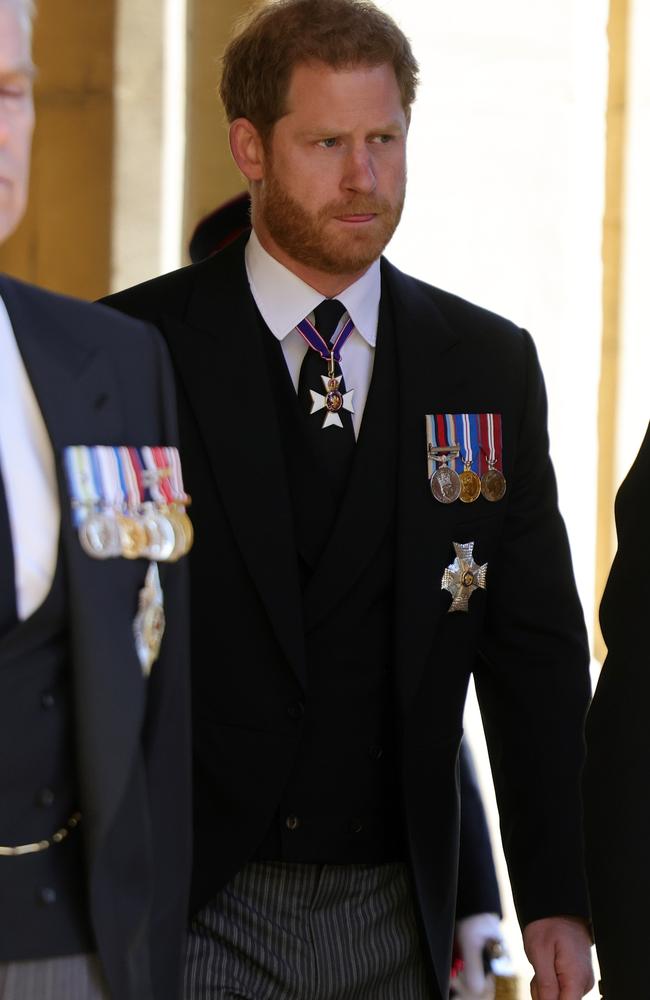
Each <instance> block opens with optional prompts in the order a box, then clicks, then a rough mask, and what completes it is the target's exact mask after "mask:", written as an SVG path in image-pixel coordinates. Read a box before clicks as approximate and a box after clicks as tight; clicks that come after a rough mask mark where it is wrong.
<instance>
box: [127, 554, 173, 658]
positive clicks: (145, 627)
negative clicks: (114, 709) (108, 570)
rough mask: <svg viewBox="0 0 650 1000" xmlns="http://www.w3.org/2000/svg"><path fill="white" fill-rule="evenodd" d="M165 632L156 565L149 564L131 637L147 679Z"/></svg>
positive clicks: (161, 594) (161, 593)
mask: <svg viewBox="0 0 650 1000" xmlns="http://www.w3.org/2000/svg"><path fill="white" fill-rule="evenodd" d="M164 632H165V609H164V604H163V592H162V587H161V585H160V574H159V572H158V564H157V563H155V562H152V563H150V564H149V568H148V570H147V575H146V577H145V581H144V586H143V588H142V589H141V591H140V593H139V595H138V612H137V614H136V616H135V619H134V621H133V637H134V639H135V649H136V653H137V654H138V659H139V661H140V666H141V667H142V673H143V675H144V676H145V677H148V676H149V674H150V673H151V668H152V666H153V665H154V663H155V662H156V660H157V659H158V656H159V654H160V646H161V643H162V639H163V635H164Z"/></svg>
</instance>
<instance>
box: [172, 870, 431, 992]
mask: <svg viewBox="0 0 650 1000" xmlns="http://www.w3.org/2000/svg"><path fill="white" fill-rule="evenodd" d="M432 995H433V994H432V992H431V988H430V986H429V979H428V973H427V969H426V966H425V962H424V958H423V953H422V947H421V944H420V937H419V932H418V928H417V923H416V917H415V910H414V905H413V898H412V891H411V887H410V883H409V879H408V875H407V870H406V866H405V865H402V864H389V865H378V866H370V865H293V864H284V863H280V862H268V863H254V864H250V865H248V866H247V867H246V868H244V869H243V870H242V871H241V872H240V873H239V874H238V875H237V876H236V877H235V878H234V879H233V881H232V882H231V883H229V885H227V886H226V887H225V889H223V890H222V891H221V892H220V893H219V894H218V895H217V896H216V897H215V899H213V900H212V901H211V902H210V903H209V904H208V905H207V906H205V907H204V908H203V909H202V910H200V911H199V913H198V914H197V915H196V917H195V918H194V920H193V921H192V924H191V925H190V932H189V937H188V950H187V961H186V966H185V1000H431V997H432Z"/></svg>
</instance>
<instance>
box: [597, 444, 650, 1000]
mask: <svg viewBox="0 0 650 1000" xmlns="http://www.w3.org/2000/svg"><path fill="white" fill-rule="evenodd" d="M649 495H650V427H648V431H647V433H646V436H645V440H644V442H643V444H642V446H641V450H640V451H639V454H638V456H637V459H636V461H635V462H634V465H633V466H632V468H631V470H630V472H629V473H628V475H627V477H626V479H625V482H624V483H623V485H622V486H621V488H620V490H619V493H618V496H617V498H616V529H617V534H618V551H617V553H616V558H615V559H614V563H613V565H612V569H611V572H610V575H609V579H608V581H607V587H606V588H605V593H604V596H603V600H602V604H601V606H600V623H601V627H602V632H603V637H604V639H605V643H606V644H607V657H606V659H605V663H604V665H603V669H602V672H601V675H600V679H599V681H598V684H597V687H596V691H595V693H594V700H593V703H592V706H591V708H590V710H589V715H588V716H587V764H586V767H585V776H584V799H585V839H586V850H587V872H588V876H589V890H590V893H591V904H592V909H593V921H594V935H595V938H596V951H597V953H598V960H599V963H600V971H601V980H602V981H601V990H602V993H603V996H604V997H605V1000H627V998H628V997H639V998H641V997H645V996H647V995H648V993H649V987H648V970H647V963H646V953H647V947H648V900H649V899H650V864H648V844H650V796H649V795H648V775H649V774H650V736H649V733H648V705H649V704H650V655H649V654H648V610H649V609H650V574H648V556H649V555H650V521H649V519H648V503H649V501H648V496H649Z"/></svg>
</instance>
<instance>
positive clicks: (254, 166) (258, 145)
mask: <svg viewBox="0 0 650 1000" xmlns="http://www.w3.org/2000/svg"><path fill="white" fill-rule="evenodd" d="M229 138H230V152H231V153H232V156H233V159H234V161H235V163H236V164H237V166H238V167H239V169H240V170H241V172H242V174H243V175H244V177H246V178H247V180H249V181H261V180H262V178H263V177H264V144H263V143H262V139H261V138H260V134H259V132H258V131H257V129H256V128H255V126H254V125H253V123H252V122H249V120H248V118H236V119H235V120H234V122H233V123H232V124H231V126H230V133H229Z"/></svg>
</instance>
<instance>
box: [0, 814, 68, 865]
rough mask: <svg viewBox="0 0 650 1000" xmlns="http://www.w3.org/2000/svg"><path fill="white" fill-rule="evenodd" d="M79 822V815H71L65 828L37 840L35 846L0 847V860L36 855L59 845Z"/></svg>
mask: <svg viewBox="0 0 650 1000" xmlns="http://www.w3.org/2000/svg"><path fill="white" fill-rule="evenodd" d="M80 822H81V813H80V812H76V813H73V814H72V816H71V817H70V819H69V820H68V822H67V823H66V825H65V826H62V827H61V829H60V830H57V831H56V833H53V834H52V836H51V837H50V838H49V839H48V840H38V841H36V843H35V844H18V845H17V846H16V847H0V858H18V857H20V855H21V854H38V852H39V851H46V850H47V849H48V847H52V845H53V844H60V843H61V841H62V840H65V838H66V837H67V836H68V834H69V833H71V832H72V831H73V830H74V829H75V827H77V826H79V823H80Z"/></svg>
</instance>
